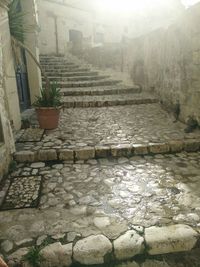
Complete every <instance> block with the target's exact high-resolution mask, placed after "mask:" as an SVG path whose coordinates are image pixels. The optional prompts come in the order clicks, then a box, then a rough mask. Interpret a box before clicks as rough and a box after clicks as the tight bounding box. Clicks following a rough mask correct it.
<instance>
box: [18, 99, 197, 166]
mask: <svg viewBox="0 0 200 267" xmlns="http://www.w3.org/2000/svg"><path fill="white" fill-rule="evenodd" d="M112 97H113V96H112ZM67 98H69V99H70V98H71V97H67ZM135 98H136V96H135ZM140 98H141V96H140ZM143 98H147V96H146V97H144V94H143ZM33 111H34V110H33ZM34 118H35V119H34ZM31 120H32V125H33V127H35V128H36V127H38V124H37V118H36V115H35V116H34V114H33V115H32V116H31ZM185 127H186V126H185V125H184V124H182V123H180V122H177V123H174V118H173V117H170V116H169V115H168V114H167V113H166V112H165V111H164V110H163V109H162V108H161V107H160V105H159V104H141V105H127V106H112V107H102V108H76V109H74V108H70V109H64V110H63V111H62V112H61V116H60V123H59V127H58V129H55V130H53V131H46V133H45V135H43V136H42V138H41V139H40V140H39V141H38V142H30V141H29V142H27V143H19V142H17V143H16V149H17V153H16V154H15V156H16V160H17V161H20V162H23V161H33V162H34V161H40V160H58V159H60V160H62V159H63V160H67V159H69V160H75V159H83V158H84V157H86V158H87V159H88V158H90V157H91V158H100V157H107V156H111V155H112V156H116V157H117V156H118V157H120V156H128V155H129V156H131V155H153V154H165V153H176V152H182V151H186V152H194V151H199V149H200V131H197V132H194V133H189V134H188V133H185V132H184V129H185ZM20 133H21V135H22V134H24V131H21V132H20ZM29 134H30V132H29ZM30 135H31V134H30ZM32 135H33V136H34V138H35V136H36V133H35V130H34V129H33V134H32ZM29 140H31V139H29ZM34 140H35V139H34ZM65 150H66V151H65ZM63 151H64V152H63ZM61 152H63V154H62V153H61ZM81 153H83V154H81ZM86 154H87V156H86ZM81 155H83V156H81ZM81 157H83V158H81Z"/></svg>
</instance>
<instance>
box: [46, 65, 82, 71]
mask: <svg viewBox="0 0 200 267" xmlns="http://www.w3.org/2000/svg"><path fill="white" fill-rule="evenodd" d="M42 67H43V68H44V69H45V70H51V71H54V70H63V69H72V70H73V69H76V68H80V66H78V65H69V66H68V65H65V64H63V65H59V66H55V65H52V66H50V65H45V66H44V65H42Z"/></svg>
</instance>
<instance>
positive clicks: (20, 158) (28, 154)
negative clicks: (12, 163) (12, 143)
mask: <svg viewBox="0 0 200 267" xmlns="http://www.w3.org/2000/svg"><path fill="white" fill-rule="evenodd" d="M14 157H15V160H16V161H17V162H34V161H35V153H34V152H32V151H29V150H24V151H19V152H16V153H15V155H14Z"/></svg>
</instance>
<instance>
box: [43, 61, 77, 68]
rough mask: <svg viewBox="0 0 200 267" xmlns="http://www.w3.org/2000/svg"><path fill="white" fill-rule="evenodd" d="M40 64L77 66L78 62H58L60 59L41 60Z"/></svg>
mask: <svg viewBox="0 0 200 267" xmlns="http://www.w3.org/2000/svg"><path fill="white" fill-rule="evenodd" d="M40 64H41V65H42V66H43V67H48V66H52V67H54V66H56V67H63V66H75V65H76V64H75V63H72V62H67V61H66V62H65V61H63V62H61V61H60V62H58V61H55V62H53V61H51V62H46V61H40Z"/></svg>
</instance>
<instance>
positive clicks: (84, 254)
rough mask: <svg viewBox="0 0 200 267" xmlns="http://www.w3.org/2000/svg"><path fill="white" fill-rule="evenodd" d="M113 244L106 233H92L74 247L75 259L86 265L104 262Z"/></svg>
mask: <svg viewBox="0 0 200 267" xmlns="http://www.w3.org/2000/svg"><path fill="white" fill-rule="evenodd" d="M111 251H112V244H111V242H110V241H109V239H108V238H107V237H105V236H104V235H92V236H89V237H86V238H84V239H82V240H80V241H78V242H77V243H76V244H75V246H74V249H73V256H74V260H75V261H77V262H79V263H81V264H85V265H87V264H88V265H92V264H103V263H104V257H105V256H106V255H107V254H108V253H111Z"/></svg>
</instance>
